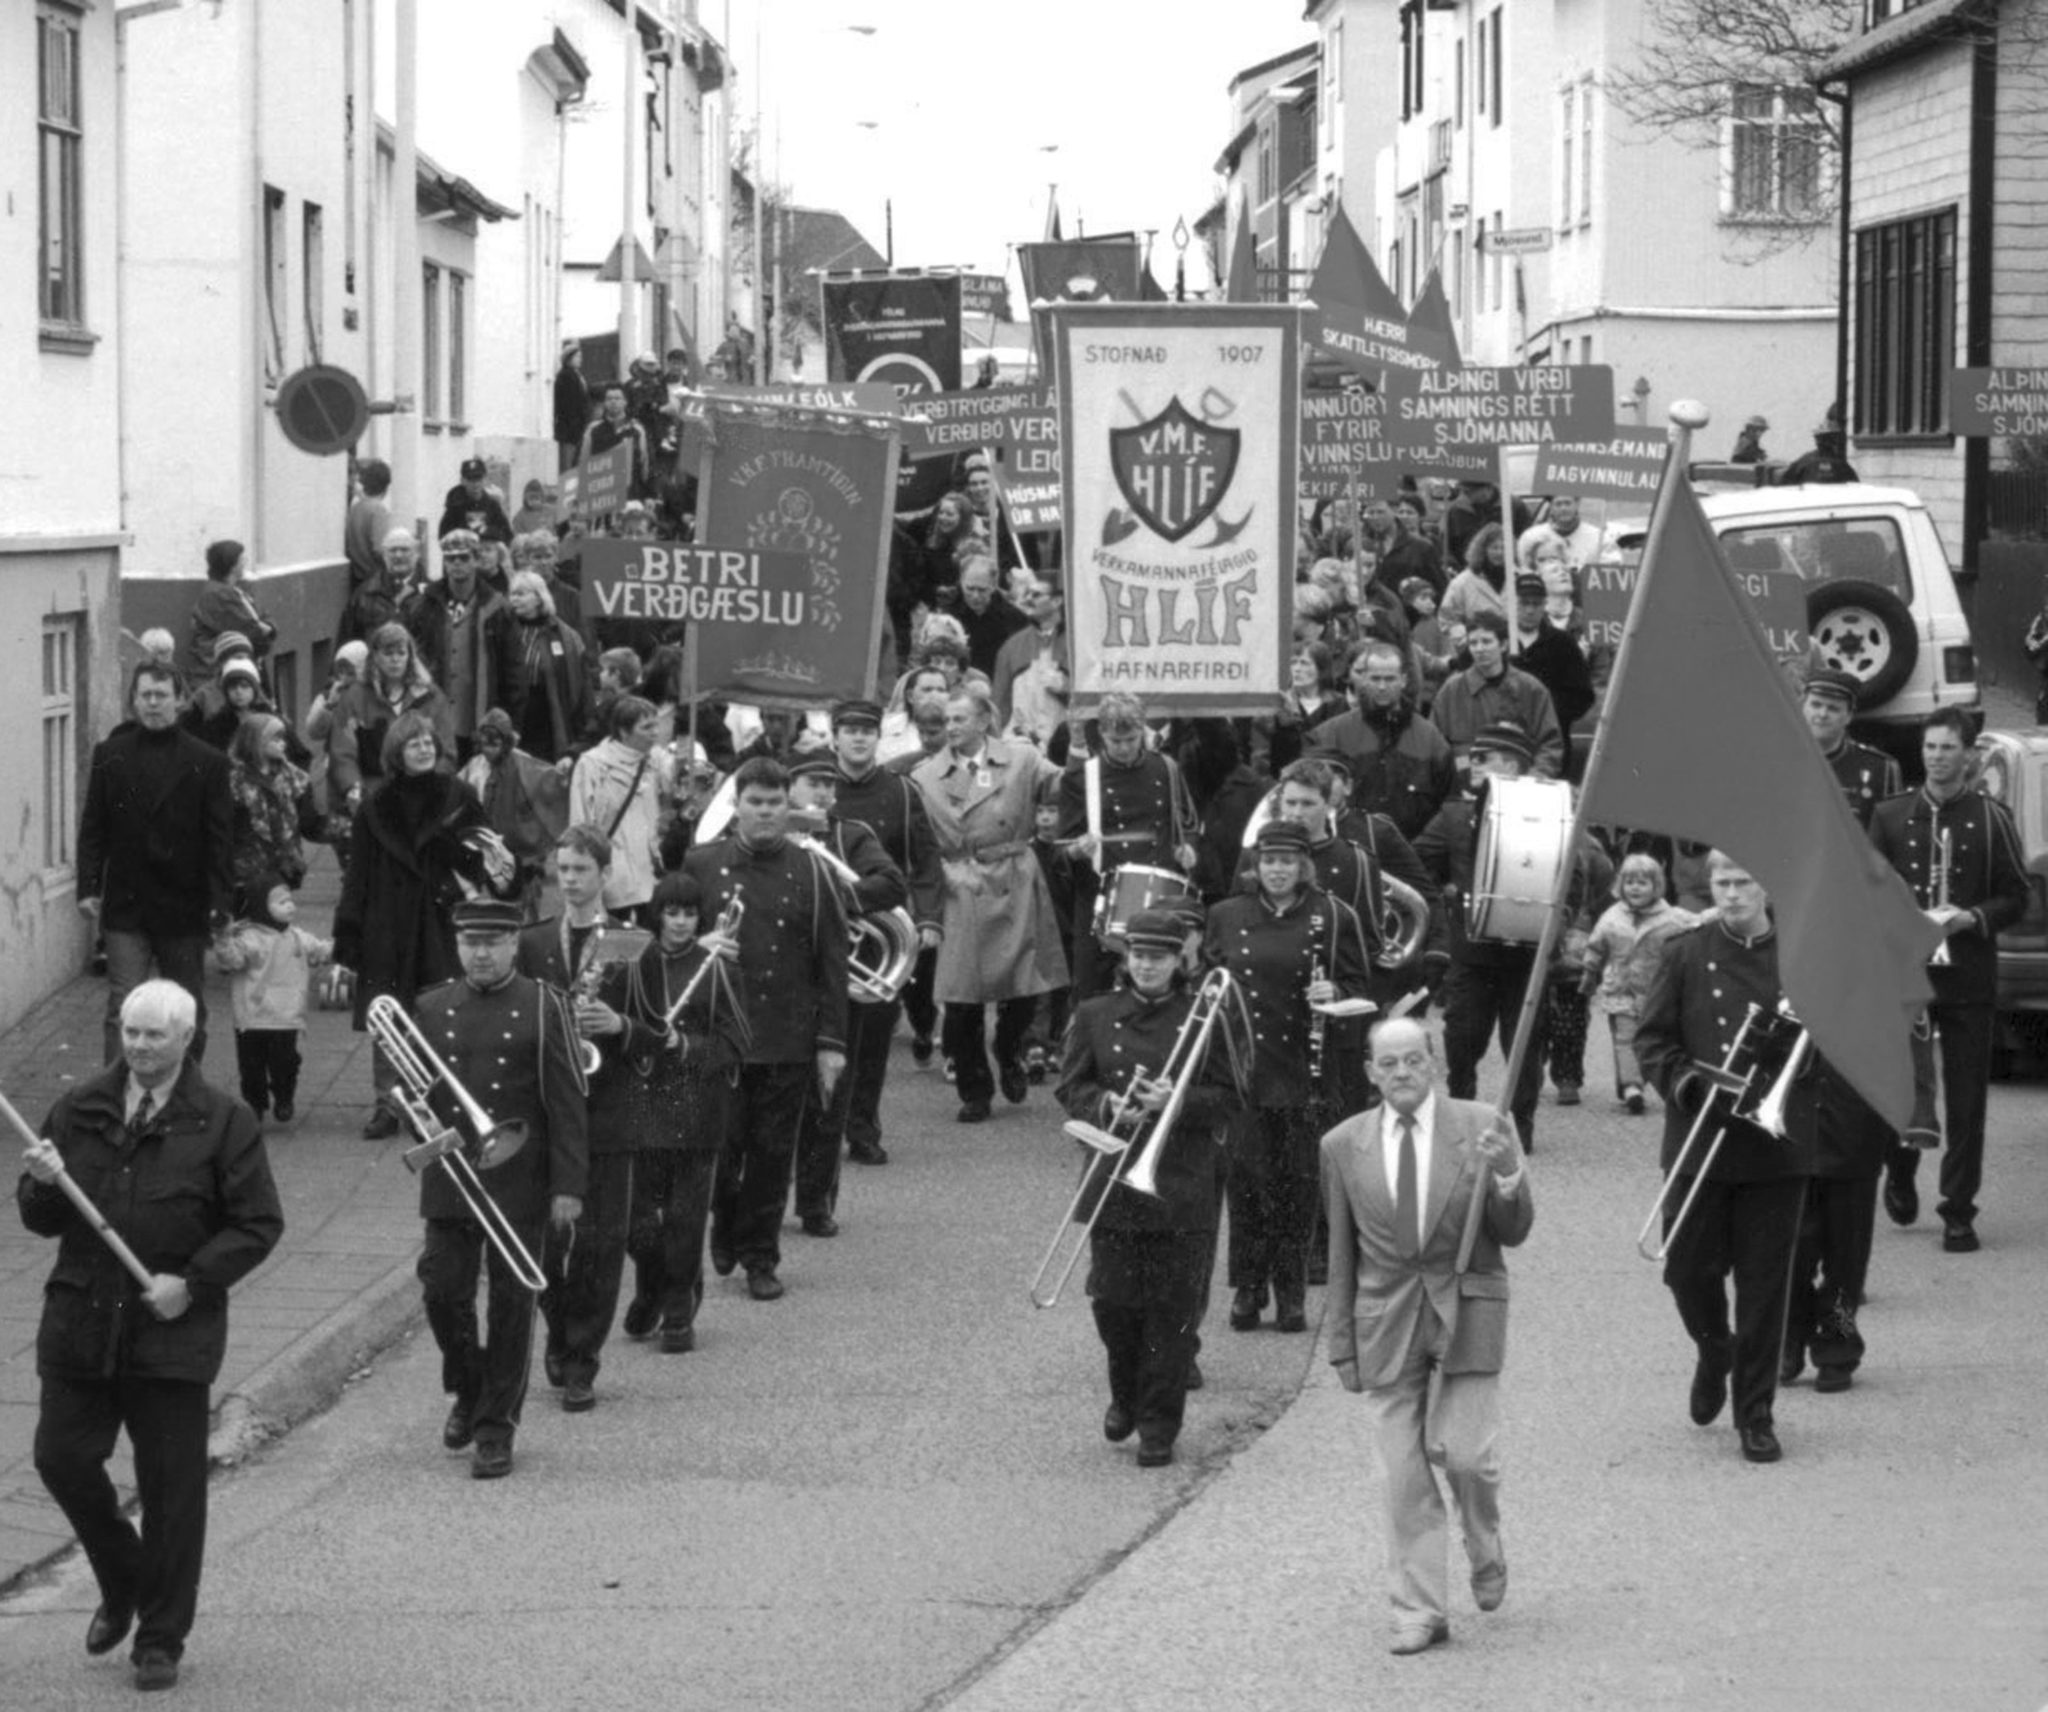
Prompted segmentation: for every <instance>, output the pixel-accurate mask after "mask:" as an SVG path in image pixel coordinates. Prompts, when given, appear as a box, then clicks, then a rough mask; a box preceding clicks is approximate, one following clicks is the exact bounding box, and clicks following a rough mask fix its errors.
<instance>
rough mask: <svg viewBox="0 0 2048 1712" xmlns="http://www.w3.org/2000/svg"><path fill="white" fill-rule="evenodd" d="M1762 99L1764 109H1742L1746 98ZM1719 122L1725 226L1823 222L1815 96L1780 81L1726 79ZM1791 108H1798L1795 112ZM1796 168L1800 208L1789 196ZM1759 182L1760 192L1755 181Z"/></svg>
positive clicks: (1822, 154) (1823, 166) (1821, 153)
mask: <svg viewBox="0 0 2048 1712" xmlns="http://www.w3.org/2000/svg"><path fill="white" fill-rule="evenodd" d="M1758 97H1764V98H1766V100H1767V102H1768V110H1767V111H1764V112H1761V113H1759V112H1749V113H1745V112H1743V111H1741V107H1742V103H1743V102H1744V101H1745V100H1750V101H1754V100H1755V99H1756V98H1758ZM1726 102H1727V112H1726V114H1725V116H1724V117H1723V119H1722V121H1721V218H1722V220H1723V221H1724V222H1727V223H1729V224H1739V225H1785V226H1817V225H1821V224H1823V223H1825V221H1826V219H1827V214H1826V210H1825V208H1824V206H1823V204H1824V202H1825V200H1826V198H1825V195H1824V190H1825V185H1824V183H1823V178H1824V175H1825V173H1826V170H1827V165H1826V151H1825V149H1824V148H1823V147H1822V145H1821V140H1820V136H1819V129H1820V125H1819V97H1818V96H1817V95H1816V94H1815V93H1814V92H1813V91H1811V90H1808V89H1802V88H1800V87H1798V86H1797V85H1793V84H1784V83H1775V84H1773V83H1730V84H1729V85H1728V86H1727V97H1726ZM1795 109H1803V111H1798V110H1795ZM1795 151H1803V154H1804V158H1803V160H1800V161H1798V162H1797V169H1799V170H1801V171H1802V172H1803V176H1804V179H1805V196H1804V206H1802V207H1798V208H1793V207H1790V206H1788V200H1789V196H1790V192H1791V188H1792V185H1793V183H1794V174H1795V162H1794V154H1795ZM1758 181H1760V182H1761V184H1762V192H1761V195H1758V194H1756V192H1755V188H1754V186H1755V184H1756V183H1757V182H1758Z"/></svg>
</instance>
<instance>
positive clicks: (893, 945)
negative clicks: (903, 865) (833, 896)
mask: <svg viewBox="0 0 2048 1712" xmlns="http://www.w3.org/2000/svg"><path fill="white" fill-rule="evenodd" d="M789 841H790V843H792V844H794V845H795V846H796V847H797V848H798V849H800V850H808V851H809V852H810V853H811V855H813V856H815V857H816V858H817V859H818V860H819V861H820V862H822V863H823V864H824V865H825V871H826V872H827V873H829V874H830V875H831V876H832V878H833V879H834V880H835V881H837V882H838V885H839V894H840V901H841V902H843V903H844V904H845V905H846V919H847V922H848V924H849V931H850V932H851V933H852V935H853V943H852V945H851V946H850V947H849V948H848V952H847V959H846V987H847V991H848V993H849V994H850V995H851V996H852V997H853V998H856V999H858V1000H860V1001H861V1002H862V1003H863V1004H870V1005H886V1004H888V1003H889V1002H890V1001H891V1000H893V999H894V998H895V997H896V995H897V994H898V993H900V992H902V991H903V989H904V988H905V987H907V986H908V985H909V984H910V977H911V974H912V972H913V971H914V970H915V969H916V967H917V950H918V946H917V923H916V922H914V921H912V920H911V919H910V912H909V911H908V910H905V909H891V910H876V911H875V912H874V913H873V914H871V915H857V914H855V913H854V912H855V908H856V904H855V888H856V887H858V886H859V884H860V876H859V875H858V874H856V873H855V872H854V871H853V868H852V866H851V864H849V863H848V862H847V861H846V860H845V859H844V858H843V857H841V856H840V855H839V854H838V852H837V851H835V850H833V849H832V847H831V846H830V845H828V844H827V843H826V842H825V841H824V839H822V838H820V837H817V836H816V835H814V834H812V833H809V832H802V831H797V830H795V829H794V828H792V830H791V831H790V833H789Z"/></svg>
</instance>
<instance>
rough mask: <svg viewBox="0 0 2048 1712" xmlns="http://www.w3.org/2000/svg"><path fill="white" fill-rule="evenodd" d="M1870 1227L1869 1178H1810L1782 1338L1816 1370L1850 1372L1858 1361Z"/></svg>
mask: <svg viewBox="0 0 2048 1712" xmlns="http://www.w3.org/2000/svg"><path fill="white" fill-rule="evenodd" d="M1876 1226H1877V1179H1876V1178H1875V1177H1816V1178H1814V1179H1813V1180H1812V1181H1811V1182H1809V1183H1808V1184H1807V1185H1806V1203H1805V1206H1804V1208H1803V1209H1802V1210H1801V1212H1800V1215H1799V1242H1798V1246H1797V1247H1796V1248H1795V1250H1794V1251H1793V1256H1792V1294H1791V1298H1790V1305H1789V1306H1788V1308H1787V1310H1786V1319H1785V1336H1786V1339H1787V1341H1788V1342H1789V1343H1791V1344H1792V1345H1793V1346H1795V1347H1798V1348H1802V1349H1805V1350H1808V1351H1810V1352H1811V1354H1812V1356H1813V1362H1814V1365H1815V1366H1816V1367H1840V1368H1846V1369H1847V1370H1848V1371H1850V1372H1852V1373H1853V1372H1854V1371H1855V1370H1856V1368H1857V1366H1858V1365H1859V1364H1860V1363H1861V1362H1862V1360H1863V1334H1862V1333H1861V1332H1859V1331H1858V1330H1857V1329H1856V1310H1857V1309H1858V1308H1859V1307H1860V1306H1862V1303H1863V1285H1864V1281H1865V1280H1866V1279H1867V1278H1868V1277H1869V1276H1870V1245H1871V1236H1872V1233H1873V1231H1874V1230H1875V1229H1876Z"/></svg>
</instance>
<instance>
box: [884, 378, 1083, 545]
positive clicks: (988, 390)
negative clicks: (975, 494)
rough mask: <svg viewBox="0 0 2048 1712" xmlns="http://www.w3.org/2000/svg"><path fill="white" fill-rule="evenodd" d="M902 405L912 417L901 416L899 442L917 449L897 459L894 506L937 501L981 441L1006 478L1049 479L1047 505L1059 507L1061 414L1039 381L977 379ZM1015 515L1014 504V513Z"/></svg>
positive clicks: (913, 509) (907, 511) (907, 508)
mask: <svg viewBox="0 0 2048 1712" xmlns="http://www.w3.org/2000/svg"><path fill="white" fill-rule="evenodd" d="M904 409H905V411H906V412H907V413H908V415H909V417H910V418H911V420H910V421H909V422H906V424H905V430H906V431H905V436H904V446H905V450H906V452H908V451H910V450H913V449H914V450H916V451H917V453H918V455H917V456H916V457H914V458H913V457H908V456H906V457H905V459H904V461H903V467H902V471H901V474H900V477H899V479H898V482H897V490H896V509H897V511H898V512H899V513H901V514H903V515H905V516H917V515H921V514H923V513H925V512H928V511H929V510H931V508H932V507H933V506H934V505H936V504H938V502H939V499H940V497H941V496H942V495H943V494H944V493H945V492H946V491H947V489H949V488H952V487H957V486H963V485H964V482H963V481H962V478H961V475H960V466H961V460H962V459H964V458H965V457H966V456H967V454H968V453H970V452H977V451H980V450H981V449H982V448H983V447H995V448H997V454H996V455H997V456H998V457H999V458H1000V459H1001V460H1002V463H1003V467H1004V471H1005V475H1004V480H1005V481H1006V482H1008V483H1014V482H1017V481H1023V482H1026V483H1031V484H1037V485H1041V486H1042V485H1045V484H1051V486H1050V500H1049V507H1050V510H1052V511H1057V509H1058V505H1059V487H1058V483H1059V418H1058V414H1057V412H1056V411H1055V410H1054V409H1053V403H1052V397H1051V394H1050V392H1049V391H1048V390H1047V389H1046V388H1045V387H1042V386H983V387H973V388H970V389H969V390H967V391H965V392H942V393H933V394H931V395H930V396H928V397H925V398H915V399H909V400H906V401H905V404H904ZM920 418H921V419H922V421H921V423H920V422H919V421H918V419H920ZM913 432H914V433H915V436H916V438H915V440H913V438H912V434H913ZM1040 509H1041V510H1044V509H1045V508H1040ZM1016 515H1017V514H1016V508H1015V507H1014V505H1013V506H1012V516H1013V518H1016ZM1034 515H1037V513H1034ZM1058 522H1059V519H1058V518H1057V517H1056V516H1049V517H1048V520H1047V521H1045V522H1040V523H1029V524H1027V523H1024V522H1022V521H1021V520H1018V521H1017V527H1018V528H1019V529H1032V528H1038V529H1050V528H1053V527H1056V526H1057V524H1058Z"/></svg>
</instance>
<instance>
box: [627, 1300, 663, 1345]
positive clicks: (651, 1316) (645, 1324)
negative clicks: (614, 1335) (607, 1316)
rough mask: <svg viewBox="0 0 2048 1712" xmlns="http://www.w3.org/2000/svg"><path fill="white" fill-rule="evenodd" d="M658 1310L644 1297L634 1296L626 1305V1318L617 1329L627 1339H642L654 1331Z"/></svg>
mask: <svg viewBox="0 0 2048 1712" xmlns="http://www.w3.org/2000/svg"><path fill="white" fill-rule="evenodd" d="M657 1312H658V1310H657V1309H656V1308H655V1306H654V1304H653V1303H652V1302H650V1301H648V1299H647V1298H646V1297H645V1296H635V1297H634V1298H633V1299H632V1301H630V1302H628V1303H627V1304H626V1317H625V1318H624V1319H623V1320H621V1321H620V1322H619V1327H620V1329H621V1330H622V1331H624V1332H625V1334H626V1336H628V1337H629V1338H644V1337H645V1336H647V1334H648V1333H649V1332H651V1331H653V1330H654V1321H655V1317H656V1314H657Z"/></svg>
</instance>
